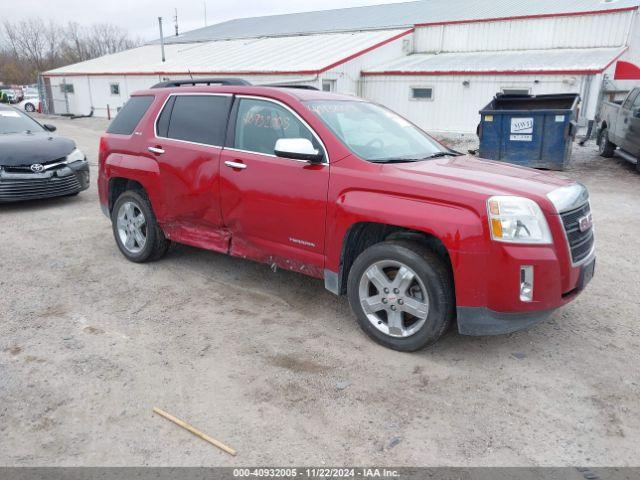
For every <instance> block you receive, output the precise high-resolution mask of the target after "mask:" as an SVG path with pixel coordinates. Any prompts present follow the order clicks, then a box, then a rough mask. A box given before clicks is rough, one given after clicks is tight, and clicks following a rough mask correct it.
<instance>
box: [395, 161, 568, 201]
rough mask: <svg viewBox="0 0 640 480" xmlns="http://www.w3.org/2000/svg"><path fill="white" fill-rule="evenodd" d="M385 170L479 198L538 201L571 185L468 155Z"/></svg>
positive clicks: (561, 179) (542, 173)
mask: <svg viewBox="0 0 640 480" xmlns="http://www.w3.org/2000/svg"><path fill="white" fill-rule="evenodd" d="M385 168H386V169H393V170H395V172H393V174H394V175H399V176H401V177H404V176H407V177H409V176H410V177H413V178H414V179H415V180H416V181H418V182H421V181H429V182H431V183H433V182H436V183H441V184H443V185H445V186H448V187H449V188H455V189H457V190H462V191H466V192H470V193H476V194H478V195H480V196H492V195H519V196H524V197H528V198H533V199H539V198H541V197H546V195H547V193H549V192H551V191H553V190H555V189H557V188H559V187H563V186H565V185H569V184H572V183H575V182H574V181H573V180H571V179H569V178H566V177H563V176H562V175H558V174H556V173H550V172H545V171H540V170H534V169H532V168H527V167H519V166H516V165H511V164H508V163H502V162H495V161H491V160H483V159H479V158H477V157H472V156H469V155H462V156H459V157H443V158H438V159H433V160H427V161H423V162H415V163H399V164H389V165H385ZM389 173H392V172H389ZM421 183H422V182H421Z"/></svg>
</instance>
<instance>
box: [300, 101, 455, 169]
mask: <svg viewBox="0 0 640 480" xmlns="http://www.w3.org/2000/svg"><path fill="white" fill-rule="evenodd" d="M306 105H307V108H309V110H311V111H312V112H314V113H315V114H316V115H317V116H318V117H320V119H321V120H322V121H323V122H324V123H325V125H327V127H329V128H330V129H331V130H332V131H333V133H334V134H335V135H336V136H337V137H338V138H339V139H340V140H342V143H344V144H345V146H347V147H348V148H349V149H350V150H351V151H352V152H353V153H355V154H356V155H357V156H359V157H360V158H362V159H364V160H368V161H370V162H380V163H385V162H410V161H419V160H426V159H428V158H434V157H440V156H444V155H456V152H453V151H451V150H448V149H447V148H445V147H444V146H442V145H440V144H439V143H438V142H436V141H435V140H434V139H432V138H431V137H429V136H428V135H427V134H426V133H424V132H423V131H422V130H420V129H419V128H418V127H416V126H415V125H413V124H412V123H411V122H409V121H408V120H405V119H404V118H402V117H401V116H400V115H397V114H395V113H393V112H392V111H391V110H387V109H386V108H384V107H381V106H379V105H375V104H373V103H367V102H360V101H348V100H347V101H336V100H319V101H312V102H306Z"/></svg>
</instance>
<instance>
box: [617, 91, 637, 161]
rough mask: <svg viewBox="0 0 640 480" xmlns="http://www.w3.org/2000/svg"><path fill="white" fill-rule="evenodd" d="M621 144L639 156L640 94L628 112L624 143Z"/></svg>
mask: <svg viewBox="0 0 640 480" xmlns="http://www.w3.org/2000/svg"><path fill="white" fill-rule="evenodd" d="M621 146H622V148H624V149H625V150H626V151H627V152H629V153H631V154H632V155H633V156H636V157H637V156H638V154H640V95H638V96H637V97H636V99H635V100H634V102H633V105H632V106H631V109H630V111H629V112H628V117H627V129H626V131H625V138H624V144H623V145H621Z"/></svg>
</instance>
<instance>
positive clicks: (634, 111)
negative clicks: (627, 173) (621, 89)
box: [597, 87, 640, 171]
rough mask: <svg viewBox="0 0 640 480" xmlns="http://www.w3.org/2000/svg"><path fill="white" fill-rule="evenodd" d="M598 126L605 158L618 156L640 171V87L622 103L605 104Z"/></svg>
mask: <svg viewBox="0 0 640 480" xmlns="http://www.w3.org/2000/svg"><path fill="white" fill-rule="evenodd" d="M600 118H601V120H600V124H599V125H598V142H597V143H598V147H599V151H600V155H601V156H603V157H607V158H608V157H613V154H614V152H615V151H616V149H618V155H619V156H620V157H622V158H624V159H625V160H628V161H629V162H631V163H634V164H635V165H636V168H637V169H638V171H640V161H638V159H639V158H640V87H636V88H634V89H633V90H631V91H630V92H629V93H628V95H627V96H626V98H625V99H624V100H623V101H622V102H604V103H603V105H602V111H601V114H600Z"/></svg>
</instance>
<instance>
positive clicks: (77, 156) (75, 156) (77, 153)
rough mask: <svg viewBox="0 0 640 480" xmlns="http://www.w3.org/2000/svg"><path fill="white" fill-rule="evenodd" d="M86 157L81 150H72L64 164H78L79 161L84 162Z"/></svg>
mask: <svg viewBox="0 0 640 480" xmlns="http://www.w3.org/2000/svg"><path fill="white" fill-rule="evenodd" d="M85 158H86V157H85V155H84V153H82V150H80V149H78V148H75V149H74V150H73V152H71V153H70V154H69V155H67V159H66V160H65V163H73V162H78V161H80V160H84V159H85Z"/></svg>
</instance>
